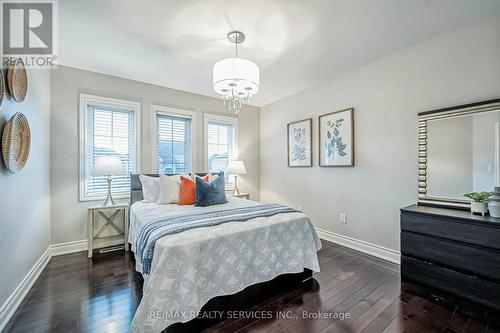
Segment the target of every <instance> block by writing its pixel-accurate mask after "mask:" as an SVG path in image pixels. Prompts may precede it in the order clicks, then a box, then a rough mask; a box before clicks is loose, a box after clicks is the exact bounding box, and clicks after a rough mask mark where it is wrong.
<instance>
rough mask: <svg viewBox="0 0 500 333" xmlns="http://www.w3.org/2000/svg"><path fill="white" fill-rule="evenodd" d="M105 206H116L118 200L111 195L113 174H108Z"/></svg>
mask: <svg viewBox="0 0 500 333" xmlns="http://www.w3.org/2000/svg"><path fill="white" fill-rule="evenodd" d="M103 206H116V202H115V201H114V200H113V197H112V196H111V176H108V196H107V197H106V201H104V204H103Z"/></svg>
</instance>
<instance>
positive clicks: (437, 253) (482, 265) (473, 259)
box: [401, 232, 500, 281]
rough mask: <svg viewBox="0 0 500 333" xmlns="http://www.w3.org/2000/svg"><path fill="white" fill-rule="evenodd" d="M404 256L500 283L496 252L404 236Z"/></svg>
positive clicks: (402, 243)
mask: <svg viewBox="0 0 500 333" xmlns="http://www.w3.org/2000/svg"><path fill="white" fill-rule="evenodd" d="M401 253H402V254H403V255H407V256H411V257H416V258H420V259H422V260H425V261H431V262H432V263H435V264H441V265H445V266H447V267H453V268H454V269H457V270H460V271H465V272H468V273H470V274H471V275H478V276H483V277H487V278H490V279H495V280H499V281H500V253H499V252H496V251H494V250H487V249H485V248H478V247H473V246H467V245H464V244H460V243H456V242H450V241H446V240H442V239H437V238H433V237H429V236H420V235H416V234H409V233H406V232H402V233H401Z"/></svg>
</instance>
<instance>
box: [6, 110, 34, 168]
mask: <svg viewBox="0 0 500 333" xmlns="http://www.w3.org/2000/svg"><path fill="white" fill-rule="evenodd" d="M30 146H31V133H30V126H29V124H28V119H26V117H25V116H24V114H22V113H21V112H17V113H16V114H14V115H13V116H12V118H10V120H9V121H8V122H7V124H5V127H4V129H3V134H2V157H3V161H4V163H5V166H6V167H7V169H8V170H9V171H10V172H11V173H17V172H19V171H20V170H21V169H22V168H24V166H25V165H26V162H27V161H28V156H29V154H30Z"/></svg>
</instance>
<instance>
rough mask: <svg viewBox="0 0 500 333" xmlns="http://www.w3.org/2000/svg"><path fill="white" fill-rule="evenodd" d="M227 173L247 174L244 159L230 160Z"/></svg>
mask: <svg viewBox="0 0 500 333" xmlns="http://www.w3.org/2000/svg"><path fill="white" fill-rule="evenodd" d="M226 173H227V174H228V175H246V174H247V169H246V168H245V164H243V161H229V163H228V165H227V169H226Z"/></svg>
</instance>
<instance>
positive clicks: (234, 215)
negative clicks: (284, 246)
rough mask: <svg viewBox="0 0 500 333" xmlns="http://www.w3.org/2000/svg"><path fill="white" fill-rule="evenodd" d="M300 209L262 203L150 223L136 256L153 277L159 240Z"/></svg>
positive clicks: (142, 233)
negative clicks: (205, 228) (190, 231)
mask: <svg viewBox="0 0 500 333" xmlns="http://www.w3.org/2000/svg"><path fill="white" fill-rule="evenodd" d="M293 212H298V211H297V210H295V209H293V208H290V207H287V206H283V205H279V204H259V205H255V206H249V207H240V208H233V209H226V210H219V211H211V212H203V213H199V214H187V215H176V216H169V217H166V218H165V217H163V218H158V219H156V220H153V221H150V222H149V223H148V224H146V225H145V226H144V227H143V228H142V229H141V230H140V232H139V237H137V239H136V241H135V249H136V257H137V258H139V260H140V261H141V265H142V273H143V274H149V273H150V271H151V262H152V260H153V255H154V249H155V244H156V241H157V240H159V239H160V238H162V237H163V236H167V235H172V234H176V233H179V232H183V231H187V230H190V229H195V228H204V227H211V226H215V225H219V224H223V223H227V222H246V221H248V220H251V219H254V218H257V217H268V216H273V215H276V214H281V213H293Z"/></svg>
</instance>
